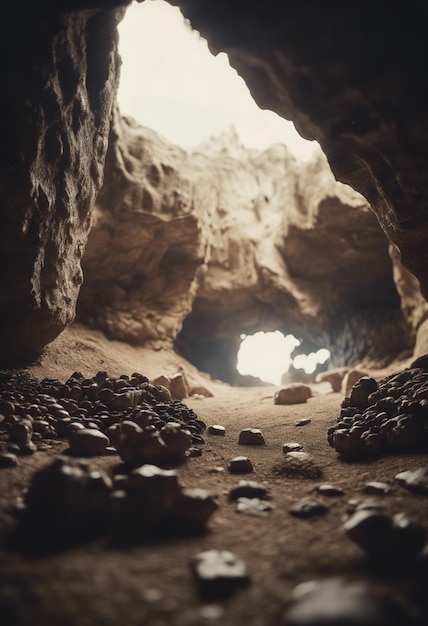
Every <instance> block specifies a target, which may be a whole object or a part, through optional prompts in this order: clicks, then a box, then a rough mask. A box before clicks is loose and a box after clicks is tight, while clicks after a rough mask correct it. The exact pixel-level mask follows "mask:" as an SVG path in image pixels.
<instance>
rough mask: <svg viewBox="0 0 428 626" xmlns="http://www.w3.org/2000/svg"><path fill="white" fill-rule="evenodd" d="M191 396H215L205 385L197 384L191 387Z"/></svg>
mask: <svg viewBox="0 0 428 626" xmlns="http://www.w3.org/2000/svg"><path fill="white" fill-rule="evenodd" d="M189 395H190V396H203V397H204V398H213V397H214V394H213V393H212V392H211V391H210V390H209V389H207V388H206V387H204V386H203V385H195V386H193V387H190V391H189Z"/></svg>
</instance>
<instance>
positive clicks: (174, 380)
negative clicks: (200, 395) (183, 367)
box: [169, 372, 189, 400]
mask: <svg viewBox="0 0 428 626" xmlns="http://www.w3.org/2000/svg"><path fill="white" fill-rule="evenodd" d="M169 390H170V392H171V396H172V397H173V398H176V399H177V400H183V399H184V398H187V397H188V396H189V385H188V383H187V380H186V377H185V375H184V374H183V373H182V372H177V373H176V374H174V375H173V376H171V377H170V379H169Z"/></svg>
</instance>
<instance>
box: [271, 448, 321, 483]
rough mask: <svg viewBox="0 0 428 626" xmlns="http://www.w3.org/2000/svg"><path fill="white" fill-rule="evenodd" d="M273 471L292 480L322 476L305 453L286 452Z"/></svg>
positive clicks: (312, 460) (318, 468)
mask: <svg viewBox="0 0 428 626" xmlns="http://www.w3.org/2000/svg"><path fill="white" fill-rule="evenodd" d="M274 471H275V473H277V474H280V475H282V476H288V477H292V478H320V476H321V474H322V471H321V468H320V467H318V465H317V464H316V463H315V461H314V459H313V458H312V456H311V455H310V454H308V453H307V452H287V454H284V459H283V461H282V462H281V463H279V464H278V465H276V467H275V468H274Z"/></svg>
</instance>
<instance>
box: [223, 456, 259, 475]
mask: <svg viewBox="0 0 428 626" xmlns="http://www.w3.org/2000/svg"><path fill="white" fill-rule="evenodd" d="M227 468H228V470H229V472H230V473H231V474H250V473H251V472H252V471H253V470H254V467H253V464H252V462H251V461H250V459H249V458H248V457H246V456H236V457H235V458H233V459H231V460H230V461H229V464H228V466H227Z"/></svg>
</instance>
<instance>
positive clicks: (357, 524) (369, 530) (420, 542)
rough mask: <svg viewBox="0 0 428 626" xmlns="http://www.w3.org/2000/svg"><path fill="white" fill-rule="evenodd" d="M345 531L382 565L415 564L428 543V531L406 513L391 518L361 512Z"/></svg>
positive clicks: (348, 524)
mask: <svg viewBox="0 0 428 626" xmlns="http://www.w3.org/2000/svg"><path fill="white" fill-rule="evenodd" d="M344 530H345V531H346V533H347V535H348V537H349V538H350V539H352V540H353V541H354V542H355V543H356V544H357V545H358V546H359V547H360V548H362V549H363V550H364V551H365V552H366V553H367V554H368V555H369V556H370V557H373V558H374V559H377V560H381V561H385V560H386V561H388V562H394V561H398V562H402V561H412V560H414V559H415V558H417V556H418V555H419V553H420V552H421V551H422V549H423V547H424V546H425V543H426V529H425V528H424V527H423V526H422V525H421V524H419V523H418V522H416V521H414V520H411V519H409V518H408V517H407V516H406V515H405V514H404V513H396V514H395V515H393V516H392V517H391V516H389V515H387V514H386V513H384V512H383V511H379V510H358V511H356V512H355V513H354V514H353V515H352V516H351V517H350V519H349V520H347V521H346V522H345V524H344Z"/></svg>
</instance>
